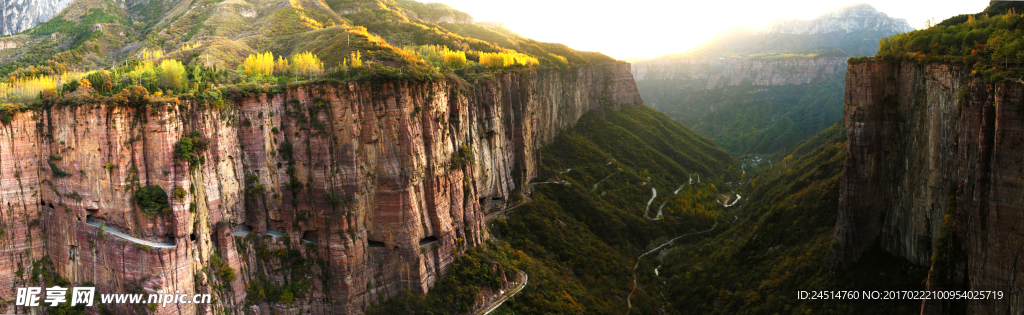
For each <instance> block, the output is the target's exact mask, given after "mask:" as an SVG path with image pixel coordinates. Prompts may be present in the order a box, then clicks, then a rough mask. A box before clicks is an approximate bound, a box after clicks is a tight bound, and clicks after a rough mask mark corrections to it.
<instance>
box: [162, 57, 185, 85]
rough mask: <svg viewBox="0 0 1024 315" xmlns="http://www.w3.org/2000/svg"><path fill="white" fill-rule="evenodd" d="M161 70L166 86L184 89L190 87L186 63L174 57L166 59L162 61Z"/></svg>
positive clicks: (163, 82)
mask: <svg viewBox="0 0 1024 315" xmlns="http://www.w3.org/2000/svg"><path fill="white" fill-rule="evenodd" d="M160 70H161V73H162V74H163V75H162V77H161V80H160V81H161V82H160V83H162V84H163V86H164V87H166V88H168V89H171V90H174V91H182V90H183V89H184V88H186V87H188V74H187V73H186V72H185V65H183V64H181V62H180V61H177V60H174V59H166V60H164V61H163V62H161V63H160Z"/></svg>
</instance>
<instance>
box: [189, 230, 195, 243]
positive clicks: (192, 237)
mask: <svg viewBox="0 0 1024 315" xmlns="http://www.w3.org/2000/svg"><path fill="white" fill-rule="evenodd" d="M188 240H190V241H193V242H195V241H196V233H195V232H192V234H189V235H188Z"/></svg>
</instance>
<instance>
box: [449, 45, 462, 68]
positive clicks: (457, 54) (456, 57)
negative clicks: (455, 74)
mask: <svg viewBox="0 0 1024 315" xmlns="http://www.w3.org/2000/svg"><path fill="white" fill-rule="evenodd" d="M444 67H445V68H448V69H462V68H465V67H466V52H464V51H450V50H447V49H445V52H444Z"/></svg>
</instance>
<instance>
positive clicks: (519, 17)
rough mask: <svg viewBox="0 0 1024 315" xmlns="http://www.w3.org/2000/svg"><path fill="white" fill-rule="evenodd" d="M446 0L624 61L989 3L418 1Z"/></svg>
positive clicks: (916, 23)
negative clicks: (850, 18)
mask: <svg viewBox="0 0 1024 315" xmlns="http://www.w3.org/2000/svg"><path fill="white" fill-rule="evenodd" d="M419 1H421V2H441V3H445V4H448V5H450V6H452V7H454V8H456V9H458V10H460V11H463V12H467V13H469V14H470V15H472V16H473V17H474V18H475V19H476V20H477V21H478V22H492V21H496V22H504V23H505V26H506V27H508V28H509V29H511V30H512V31H515V32H516V33H519V34H520V35H523V36H526V37H529V38H533V39H536V40H539V41H545V42H557V43H564V44H566V45H569V47H572V48H574V49H578V50H590V51H599V52H602V53H604V54H606V55H609V56H612V57H615V58H618V59H624V58H631V57H639V58H653V57H657V56H661V55H664V54H670V53H680V52H684V51H686V50H687V49H690V48H691V47H693V46H696V45H698V44H700V43H702V42H704V41H705V40H707V39H708V38H710V37H711V36H713V35H715V34H716V33H718V32H719V31H721V30H723V29H726V28H728V27H730V26H736V25H740V26H745V27H748V28H751V29H758V28H760V27H763V26H765V25H767V24H768V23H769V22H771V21H774V20H777V19H793V18H797V19H811V18H814V17H815V16H818V15H819V14H821V13H824V12H826V11H829V10H832V9H834V8H837V7H842V6H847V5H851V4H856V3H867V4H870V5H871V6H873V7H875V9H877V10H879V11H881V12H884V13H886V14H888V15H889V16H891V17H896V18H904V19H906V20H907V22H908V23H910V26H912V27H914V28H922V27H923V26H924V21H925V19H928V18H935V19H937V20H938V21H941V20H944V19H946V18H948V17H951V16H954V15H957V14H964V13H977V12H980V11H982V10H984V9H985V7H986V6H987V5H988V0H959V1H951V0H930V1H928V0H781V1H765V0H731V1H718V0H681V1H665V0H627V1H621V0H620V1H595V0H591V1H587V0H514V1H495V0H419Z"/></svg>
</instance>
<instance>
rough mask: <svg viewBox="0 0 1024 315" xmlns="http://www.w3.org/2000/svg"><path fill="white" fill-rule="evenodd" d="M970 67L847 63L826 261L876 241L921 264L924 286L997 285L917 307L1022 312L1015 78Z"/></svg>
mask: <svg viewBox="0 0 1024 315" xmlns="http://www.w3.org/2000/svg"><path fill="white" fill-rule="evenodd" d="M969 72H970V71H969V69H965V68H963V67H962V66H954V65H945V64H929V65H920V64H916V63H912V62H902V63H901V62H888V61H882V60H869V61H867V62H864V63H861V64H856V65H851V66H850V68H849V71H848V72H847V75H846V96H845V109H844V113H845V121H846V122H845V124H846V129H847V133H848V137H849V145H848V146H847V152H846V153H847V160H846V162H845V165H844V168H843V179H842V182H841V185H840V193H841V196H840V202H839V215H838V220H837V223H836V231H835V246H834V248H833V252H832V256H833V258H832V259H833V262H834V270H836V271H839V270H842V269H845V268H847V267H849V266H851V265H852V264H853V263H855V262H856V261H857V260H858V259H859V258H860V256H861V255H862V253H863V252H864V251H865V250H867V249H868V248H870V247H871V246H880V247H881V248H882V249H883V250H885V251H887V252H889V253H891V254H893V255H895V256H898V257H903V258H906V259H907V260H909V261H911V262H913V263H916V264H919V265H923V266H929V265H930V266H931V268H932V273H931V276H930V278H929V280H928V281H929V288H930V289H933V290H934V289H942V290H1000V291H1002V292H1003V294H1004V296H1003V298H1002V299H984V300H959V301H940V300H928V301H925V303H924V306H923V307H924V309H923V311H924V313H933V314H947V313H967V314H1016V313H1019V312H1021V311H1022V310H1024V307H1022V300H1021V299H1022V296H1024V294H1022V293H1024V283H1022V282H1021V281H1019V280H1018V279H1021V278H1024V269H1022V268H1020V267H1019V266H1018V265H1019V263H1020V261H1021V259H1022V257H1024V251H1022V250H1021V249H1022V248H1024V232H1021V231H1022V228H1021V227H1022V225H1024V188H1022V187H1024V140H1022V139H1024V121H1022V118H1024V116H1022V115H1024V106H1022V105H1021V104H1024V82H1020V81H1013V80H1001V81H998V82H996V83H986V82H985V81H984V80H983V79H981V78H979V77H975V76H971V75H970V73H969ZM944 223H945V227H944ZM876 244H877V245H876Z"/></svg>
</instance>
